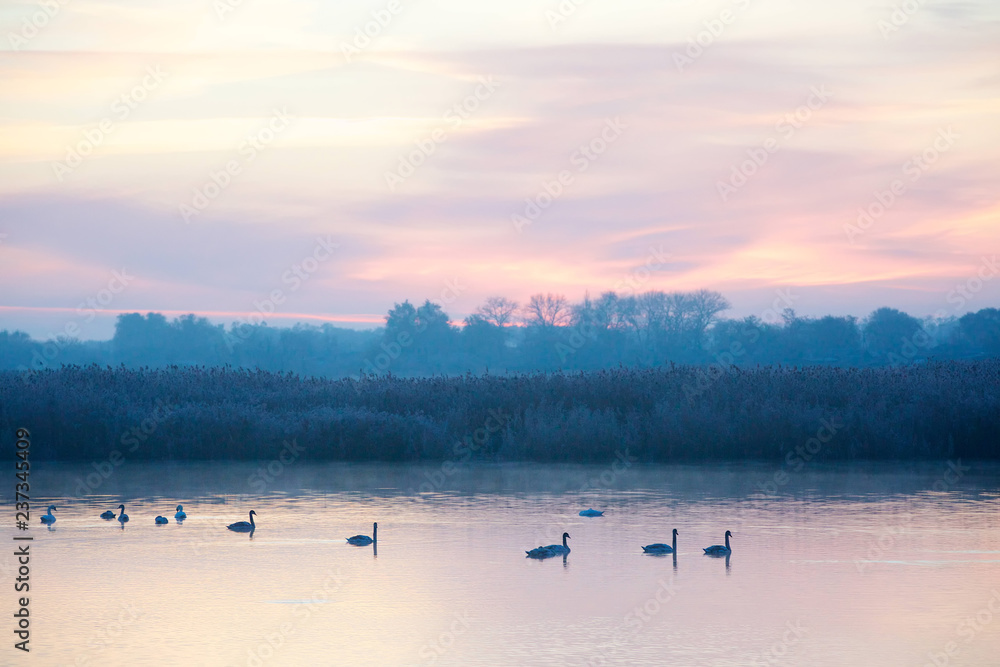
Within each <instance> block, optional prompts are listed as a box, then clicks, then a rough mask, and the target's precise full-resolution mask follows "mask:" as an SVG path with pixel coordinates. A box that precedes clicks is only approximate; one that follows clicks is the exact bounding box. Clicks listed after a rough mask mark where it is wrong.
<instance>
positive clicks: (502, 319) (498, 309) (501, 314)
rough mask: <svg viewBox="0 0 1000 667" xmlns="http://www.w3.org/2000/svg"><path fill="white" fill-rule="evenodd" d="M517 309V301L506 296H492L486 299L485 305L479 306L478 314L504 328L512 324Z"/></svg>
mask: <svg viewBox="0 0 1000 667" xmlns="http://www.w3.org/2000/svg"><path fill="white" fill-rule="evenodd" d="M517 309H518V304H517V301H512V300H511V299H508V298H507V297H505V296H491V297H489V298H488V299H486V302H485V303H484V304H483V305H481V306H479V308H478V309H477V310H476V314H477V315H479V316H480V317H481V318H482V319H483V320H485V321H486V322H489V323H490V324H492V325H494V326H497V327H501V328H503V327H505V326H507V325H508V324H510V322H511V320H512V319H513V317H514V314H515V313H516V312H517Z"/></svg>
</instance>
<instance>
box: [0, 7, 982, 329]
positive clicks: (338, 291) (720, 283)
mask: <svg viewBox="0 0 1000 667" xmlns="http://www.w3.org/2000/svg"><path fill="white" fill-rule="evenodd" d="M998 112H1000V4H998V3H991V2H986V1H979V2H975V1H972V2H965V1H963V2H937V1H932V0H925V1H923V2H918V1H917V0H908V1H907V2H904V3H902V4H899V3H894V2H884V3H872V2H857V1H855V0H844V1H842V2H837V3H830V2H803V1H801V0H800V1H798V2H791V1H784V0H735V1H729V2H696V1H693V0H647V1H642V0H616V1H615V2H609V1H607V0H562V1H561V2H557V1H556V0H551V1H540V2H529V1H527V0H507V1H506V2H504V3H482V2H469V1H468V0H465V1H462V2H459V1H458V0H412V1H407V0H376V1H371V2H369V1H366V2H321V1H309V0H282V1H281V2H276V1H265V0H197V1H195V0H172V1H171V2H169V3H163V2H160V1H155V2H154V1H152V0H149V1H143V0H130V1H128V2H124V1H122V2H116V1H95V0H50V1H49V2H43V3H36V2H20V1H16V0H5V2H3V3H2V4H0V285H2V290H0V329H8V330H13V329H20V330H23V331H27V332H28V333H30V334H31V335H32V336H35V337H38V338H48V337H51V336H54V335H59V334H61V333H63V332H65V331H67V326H69V325H72V327H73V328H72V329H71V330H73V331H78V332H79V333H78V334H77V335H79V336H80V337H81V338H98V339H100V338H107V337H109V336H110V335H111V334H112V333H113V325H114V320H115V317H116V316H117V315H118V314H119V313H122V312H136V311H138V312H147V311H158V312H163V313H166V314H168V315H171V316H173V315H179V314H182V313H188V312H193V313H197V314H200V315H204V316H206V317H209V318H210V319H212V320H213V321H215V322H220V323H223V322H224V323H230V322H234V321H254V318H258V319H259V318H261V317H265V316H266V320H267V321H268V322H269V323H273V324H277V325H282V326H287V325H290V324H292V323H294V322H299V321H302V322H312V323H321V322H331V323H334V324H336V325H338V326H352V327H371V326H377V325H378V324H380V323H381V322H383V317H384V315H385V313H386V311H388V309H389V308H391V307H392V306H393V304H394V303H396V302H401V301H403V300H404V299H409V300H410V301H413V302H416V301H420V302H422V301H423V300H424V299H430V300H432V301H435V302H437V303H440V304H441V305H442V306H443V307H444V309H445V311H446V312H448V313H449V314H450V315H451V317H452V319H453V320H455V321H459V320H461V318H462V317H464V316H465V315H468V314H469V313H471V312H474V311H475V309H476V307H477V306H478V305H479V304H481V303H482V302H483V301H484V300H485V299H486V298H487V297H489V296H491V295H504V296H508V297H510V298H513V299H516V300H519V301H521V302H525V301H527V299H528V297H529V296H530V295H531V294H534V293H537V292H554V293H558V294H564V295H566V296H567V297H569V298H570V299H571V300H577V299H580V298H582V297H583V296H584V295H585V294H588V293H589V294H591V295H597V294H599V293H601V292H604V291H607V290H611V289H615V290H617V291H619V292H621V293H634V292H641V291H646V290H653V289H657V290H665V291H674V290H694V289H701V288H706V289H712V290H718V291H720V292H722V293H723V294H725V295H726V296H727V297H728V299H729V300H730V302H731V303H732V306H733V308H732V309H731V310H730V311H729V312H728V313H727V315H729V316H733V317H742V316H745V315H759V314H761V313H762V312H764V311H765V310H766V309H769V308H772V307H773V306H775V305H778V306H780V307H781V308H783V307H785V306H789V305H790V306H791V307H793V308H794V309H795V310H796V311H797V312H798V313H799V314H800V315H823V314H827V313H833V314H853V315H858V316H864V315H865V314H867V313H868V312H870V311H871V310H873V309H875V308H877V307H879V306H884V305H889V306H893V307H897V308H900V309H903V310H906V311H907V312H910V313H911V314H914V315H917V316H927V315H937V316H952V315H961V314H963V313H965V312H968V311H975V310H979V309H980V308H985V307H997V306H1000V267H998V265H997V264H996V256H997V253H998V250H1000V248H998V246H1000V243H998V239H1000V188H998V187H997V177H998V175H1000V170H998V158H1000V123H998V122H997V118H998ZM779 310H780V308H779Z"/></svg>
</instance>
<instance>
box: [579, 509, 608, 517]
mask: <svg viewBox="0 0 1000 667" xmlns="http://www.w3.org/2000/svg"><path fill="white" fill-rule="evenodd" d="M580 516H604V512H603V511H600V512H599V511H597V510H595V509H586V510H583V511H581V512H580Z"/></svg>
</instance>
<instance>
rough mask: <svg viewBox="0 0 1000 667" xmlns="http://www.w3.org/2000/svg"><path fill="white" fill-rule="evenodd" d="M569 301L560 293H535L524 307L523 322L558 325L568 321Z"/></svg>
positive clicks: (545, 325) (535, 324)
mask: <svg viewBox="0 0 1000 667" xmlns="http://www.w3.org/2000/svg"><path fill="white" fill-rule="evenodd" d="M570 312H571V311H570V308H569V303H568V302H567V301H566V297H565V296H563V295H562V294H552V293H551V292H550V293H548V294H535V295H533V296H532V297H531V300H530V301H528V305H527V306H525V307H524V322H525V324H528V325H531V326H540V327H558V326H563V325H565V324H567V323H568V322H569V319H570Z"/></svg>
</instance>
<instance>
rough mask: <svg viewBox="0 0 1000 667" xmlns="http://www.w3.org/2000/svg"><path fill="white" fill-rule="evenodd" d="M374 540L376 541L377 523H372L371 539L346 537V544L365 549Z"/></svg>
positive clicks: (360, 536) (364, 536)
mask: <svg viewBox="0 0 1000 667" xmlns="http://www.w3.org/2000/svg"><path fill="white" fill-rule="evenodd" d="M376 540H378V523H373V524H372V536H371V537H368V536H367V535H355V536H353V537H348V538H347V543H348V544H353V545H354V546H356V547H366V546H368V545H369V544H371V543H372V542H374V541H376Z"/></svg>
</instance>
